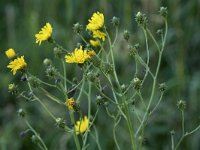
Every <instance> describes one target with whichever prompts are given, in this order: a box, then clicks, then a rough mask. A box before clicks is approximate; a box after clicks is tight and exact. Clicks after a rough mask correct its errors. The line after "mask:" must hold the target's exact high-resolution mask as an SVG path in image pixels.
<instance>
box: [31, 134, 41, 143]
mask: <svg viewBox="0 0 200 150" xmlns="http://www.w3.org/2000/svg"><path fill="white" fill-rule="evenodd" d="M31 140H32V142H33V143H35V144H38V143H39V142H40V140H39V138H38V136H36V135H32V137H31Z"/></svg>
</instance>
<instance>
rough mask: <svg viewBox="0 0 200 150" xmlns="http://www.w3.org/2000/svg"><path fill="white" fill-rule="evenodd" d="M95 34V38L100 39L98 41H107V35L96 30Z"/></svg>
mask: <svg viewBox="0 0 200 150" xmlns="http://www.w3.org/2000/svg"><path fill="white" fill-rule="evenodd" d="M92 33H93V38H98V39H101V40H102V41H105V39H106V34H105V33H104V32H102V31H100V30H95V31H92Z"/></svg>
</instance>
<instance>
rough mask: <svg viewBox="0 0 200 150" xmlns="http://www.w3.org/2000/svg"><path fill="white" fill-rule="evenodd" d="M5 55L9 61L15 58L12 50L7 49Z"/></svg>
mask: <svg viewBox="0 0 200 150" xmlns="http://www.w3.org/2000/svg"><path fill="white" fill-rule="evenodd" d="M5 54H6V56H7V57H8V58H9V59H12V58H14V57H15V56H16V53H15V51H14V49H12V48H9V49H8V50H7V51H5Z"/></svg>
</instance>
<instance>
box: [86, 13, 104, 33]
mask: <svg viewBox="0 0 200 150" xmlns="http://www.w3.org/2000/svg"><path fill="white" fill-rule="evenodd" d="M88 21H89V23H88V25H87V26H86V29H87V30H90V31H93V30H98V29H100V28H102V27H103V25H104V15H103V14H102V13H99V12H96V13H93V15H92V17H91V19H89V20H88Z"/></svg>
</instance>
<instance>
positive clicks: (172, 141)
mask: <svg viewBox="0 0 200 150" xmlns="http://www.w3.org/2000/svg"><path fill="white" fill-rule="evenodd" d="M171 143H172V150H174V135H173V134H171Z"/></svg>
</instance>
